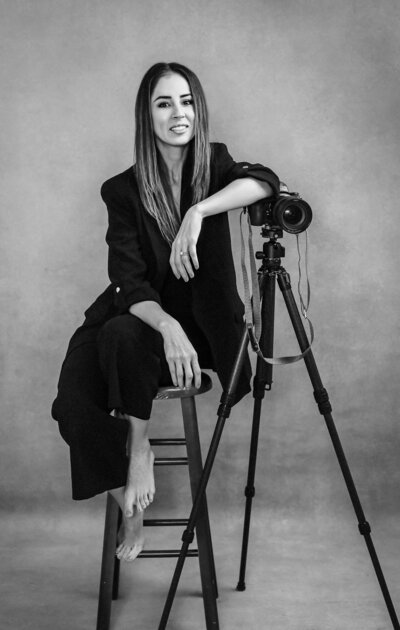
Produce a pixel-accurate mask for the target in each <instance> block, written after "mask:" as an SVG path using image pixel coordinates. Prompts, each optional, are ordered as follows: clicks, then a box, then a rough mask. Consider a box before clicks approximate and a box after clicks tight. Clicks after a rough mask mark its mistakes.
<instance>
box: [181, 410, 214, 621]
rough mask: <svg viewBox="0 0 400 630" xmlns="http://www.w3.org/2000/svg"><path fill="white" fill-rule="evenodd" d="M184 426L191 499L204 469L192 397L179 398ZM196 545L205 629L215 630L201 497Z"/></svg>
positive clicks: (206, 521)
mask: <svg viewBox="0 0 400 630" xmlns="http://www.w3.org/2000/svg"><path fill="white" fill-rule="evenodd" d="M181 404H182V415H183V425H184V430H185V438H186V449H187V455H188V466H189V476H190V486H191V491H192V498H193V499H194V498H195V496H196V491H197V487H198V484H199V480H200V477H201V473H202V470H203V464H202V460H201V447H200V439H199V428H198V424H197V414H196V405H195V401H194V397H190V398H182V399H181ZM196 537H197V546H198V549H199V564H200V575H201V583H202V591H203V599H204V611H205V616H206V627H207V630H211V629H213V630H217V629H218V628H219V623H218V610H217V602H216V597H218V590H217V580H216V573H215V564H214V554H213V550H212V542H211V531H210V522H209V518H208V508H207V500H206V497H205V496H204V501H203V504H202V506H201V508H200V512H199V517H198V520H197V524H196Z"/></svg>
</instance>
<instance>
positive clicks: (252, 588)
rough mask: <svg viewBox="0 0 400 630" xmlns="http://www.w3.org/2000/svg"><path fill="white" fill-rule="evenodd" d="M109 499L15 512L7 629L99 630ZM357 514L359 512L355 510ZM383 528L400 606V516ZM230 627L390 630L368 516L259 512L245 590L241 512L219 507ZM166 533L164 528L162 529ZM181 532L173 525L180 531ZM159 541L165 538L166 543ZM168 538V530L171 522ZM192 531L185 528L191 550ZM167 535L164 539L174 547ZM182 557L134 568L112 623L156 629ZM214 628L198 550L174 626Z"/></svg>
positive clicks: (9, 544)
mask: <svg viewBox="0 0 400 630" xmlns="http://www.w3.org/2000/svg"><path fill="white" fill-rule="evenodd" d="M103 499H104V497H98V498H96V499H95V500H94V501H93V503H92V504H90V502H89V503H86V504H83V503H76V504H75V503H72V505H71V506H67V507H66V509H65V512H62V511H59V510H57V511H54V512H53V513H50V514H47V515H44V514H37V513H34V512H29V513H13V514H4V515H3V518H2V528H1V557H2V562H1V563H0V574H1V575H0V577H1V584H2V591H3V592H2V606H1V613H0V615H1V617H2V618H1V619H0V627H1V629H2V630H20V629H28V628H32V629H35V630H94V629H95V627H96V614H97V595H98V583H99V572H100V559H101V546H102V535H103V520H104V510H103V505H104V501H103ZM354 519H355V517H354ZM371 525H372V528H373V531H372V537H373V541H374V544H375V547H376V550H377V552H378V556H379V559H380V561H381V564H382V567H383V570H384V574H385V577H386V580H387V582H388V585H389V589H390V591H391V595H392V598H393V600H394V603H395V606H396V608H397V611H398V614H399V611H400V580H399V574H400V573H399V569H400V544H399V542H400V523H399V521H398V519H396V518H395V517H393V516H392V517H385V518H384V517H383V516H381V517H379V518H378V519H377V520H376V519H375V522H374V523H372V522H371ZM212 529H213V538H214V546H215V555H216V565H217V575H218V582H219V592H220V595H219V602H218V610H219V619H220V628H221V630H239V629H240V630H256V629H266V630H390V629H391V628H392V624H391V622H390V619H389V616H388V613H387V609H386V606H385V604H384V601H383V598H382V595H381V592H380V589H379V585H378V583H377V580H376V577H375V574H374V571H373V567H372V564H371V561H370V558H369V554H368V552H367V549H366V547H365V544H364V541H363V539H362V537H361V536H360V535H359V534H358V529H357V522H356V520H353V514H351V513H350V512H349V514H348V515H347V516H343V515H336V516H335V515H331V516H329V515H317V516H315V515H314V516H312V517H311V516H310V515H308V516H304V515H303V516H300V515H298V516H297V517H296V516H295V515H293V514H291V515H289V516H288V515H284V514H282V513H270V512H268V510H267V509H265V508H263V509H260V508H257V509H254V510H253V521H252V535H251V544H250V549H249V556H248V571H247V576H246V583H247V589H246V591H245V592H241V593H239V592H237V591H236V590H235V586H236V582H237V575H238V566H239V557H240V540H241V518H239V515H237V517H236V518H232V517H231V516H230V514H229V512H228V511H223V512H222V511H221V512H220V513H218V512H217V513H216V512H215V510H214V511H213V513H212ZM152 531H153V532H154V529H153V530H152ZM169 531H171V530H169ZM149 535H151V537H152V540H151V542H152V544H151V545H149V546H151V547H154V546H155V545H156V544H157V543H158V542H159V543H161V546H162V544H163V541H162V540H159V541H158V540H157V541H155V540H154V535H153V534H149ZM157 536H159V537H160V536H161V537H162V536H165V534H163V533H161V531H158V532H157ZM179 536H180V532H179V533H178V534H177V535H176V541H177V545H176V546H177V547H179ZM165 543H166V541H165V540H164V545H165ZM174 566H175V561H174V560H171V559H167V560H164V559H162V560H145V559H138V560H137V561H136V562H134V563H132V564H129V565H124V566H122V570H121V585H120V599H119V600H118V601H117V602H115V603H114V604H113V610H112V619H111V629H112V630H133V629H134V630H156V629H157V627H158V621H159V618H160V615H161V611H162V607H163V604H164V600H165V596H166V592H167V590H168V587H169V582H170V578H171V574H172V571H173V568H174ZM204 628H205V622H204V613H203V605H202V598H201V596H200V580H199V572H198V564H197V559H196V558H192V559H187V561H186V564H185V567H184V571H183V575H182V579H181V582H180V586H179V589H178V594H177V597H176V600H175V602H174V606H173V609H172V613H171V617H170V621H169V624H168V629H169V630H200V629H204Z"/></svg>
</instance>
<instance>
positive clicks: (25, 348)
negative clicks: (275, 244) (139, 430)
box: [0, 0, 400, 519]
mask: <svg viewBox="0 0 400 630" xmlns="http://www.w3.org/2000/svg"><path fill="white" fill-rule="evenodd" d="M399 6H400V5H399V4H398V3H397V2H396V1H395V0H382V1H381V2H375V1H373V0H336V1H333V0H331V1H329V0H320V1H317V0H314V1H312V0H311V1H306V0H301V1H294V0H283V1H282V0H279V1H278V0H271V1H265V0H264V1H262V0H249V1H247V2H243V1H238V0H218V2H213V1H211V0H203V1H199V2H196V3H194V2H187V1H186V0H170V1H169V2H168V3H167V2H156V1H154V0H150V1H147V2H138V1H136V0H116V1H114V2H109V1H106V0H97V1H94V0H91V1H90V0H79V1H78V0H75V1H71V0H67V1H63V2H62V1H57V0H36V1H35V2H34V1H28V0H14V1H10V0H9V1H7V0H2V1H1V2H0V10H1V19H0V29H1V32H0V42H1V44H0V45H1V48H2V55H1V62H0V64H1V65H0V69H1V86H2V97H1V102H2V113H1V123H2V124H1V127H0V133H1V140H2V143H1V145H2V150H1V153H0V161H1V170H0V172H1V177H2V185H1V188H0V194H1V216H2V228H1V239H2V247H1V267H0V268H1V300H2V301H1V309H2V318H1V324H2V334H1V338H2V353H1V356H2V362H1V375H0V384H1V388H2V398H1V400H2V422H1V432H2V437H1V447H0V448H1V463H0V484H1V496H2V501H3V505H4V506H5V507H6V508H9V509H16V508H19V507H21V506H22V507H24V508H25V507H32V508H42V507H47V506H48V505H49V503H51V504H53V505H58V506H66V505H67V504H68V503H69V501H70V484H69V461H68V451H67V448H66V447H65V445H64V443H63V442H62V440H61V438H60V436H59V435H58V431H57V426H56V424H55V423H54V422H53V421H52V420H51V418H50V413H49V409H50V405H51V402H52V399H53V397H54V395H55V391H56V383H57V377H58V372H59V369H60V365H61V361H62V359H63V356H64V353H65V350H66V344H67V341H68V339H69V337H70V335H71V334H72V332H73V330H74V329H75V328H76V327H77V326H78V325H79V324H80V323H81V321H82V313H83V311H84V309H85V308H86V307H87V306H88V305H89V304H90V302H91V301H92V300H93V299H94V298H95V297H96V296H97V294H98V293H100V292H101V291H102V290H103V288H104V287H105V286H106V284H107V282H108V280H107V272H106V258H107V251H106V245H105V242H104V235H105V230H106V212H105V207H104V205H103V203H102V201H101V199H100V196H99V188H100V185H101V183H102V182H103V181H104V180H105V179H107V178H108V177H110V176H111V175H113V174H115V173H117V172H119V171H121V170H123V169H125V168H127V167H128V166H129V165H130V164H131V161H132V145H133V140H132V139H133V104H134V97H135V94H136V90H137V87H138V83H139V80H140V79H141V77H142V75H143V73H144V72H145V71H146V69H147V68H148V67H149V66H150V65H151V64H152V63H154V62H156V61H160V60H165V61H170V60H177V61H180V62H182V63H184V64H186V65H188V66H189V67H191V68H192V69H193V70H194V71H195V72H196V73H197V74H198V75H199V77H200V79H201V81H202V83H203V85H204V88H205V90H206V93H207V96H208V102H209V108H210V114H211V123H212V124H211V127H212V139H213V140H218V141H223V142H225V143H226V144H227V145H228V147H229V149H230V151H231V153H232V155H233V156H234V157H235V158H236V159H238V160H246V159H247V160H250V161H260V162H262V163H265V164H266V165H269V166H270V167H271V168H273V169H274V170H276V172H277V173H278V174H279V175H280V177H281V179H283V180H284V181H286V182H287V183H288V184H289V186H290V188H291V189H294V190H299V191H300V192H301V193H302V195H303V196H304V198H305V199H307V200H308V201H309V203H310V204H311V206H312V208H313V210H314V220H313V223H312V226H311V229H310V239H311V246H310V265H309V267H310V278H311V285H312V304H311V311H310V317H311V319H312V321H313V323H314V325H315V328H316V341H315V344H314V350H315V356H316V359H317V363H318V366H319V368H320V372H321V376H322V379H323V381H324V384H325V385H326V387H327V389H328V391H329V393H330V396H331V400H332V403H333V406H334V411H335V419H336V422H337V426H338V430H339V432H340V435H341V437H342V440H343V444H344V447H345V450H346V454H347V456H348V459H349V463H350V466H351V468H352V471H353V474H354V478H355V481H356V483H357V486H358V489H359V492H360V496H361V499H362V501H363V504H364V507H365V508H366V509H367V510H368V514H369V515H370V513H371V512H372V515H373V518H375V519H377V518H379V517H380V515H381V514H387V515H389V514H392V515H393V514H394V513H395V512H396V511H398V507H399V499H398V496H399V493H398V488H399V477H400V466H399V463H398V453H399V431H398V390H399V386H398V364H399V358H400V356H399V355H400V341H399V336H398V331H399V326H398V311H399V308H400V293H399V289H398V264H399V247H398V241H399V236H400V222H399V220H398V189H397V187H398V172H399V169H400V160H399V151H398V140H399V126H398V124H397V118H398V112H399V109H400V100H399V95H400V88H399V80H398V70H399V59H400V55H399V53H400V51H399V38H398V33H399V28H400V9H399ZM231 219H232V230H233V239H234V244H235V258H236V260H237V261H238V260H239V251H238V243H239V240H238V222H239V215H238V213H233V214H232V215H231ZM255 240H256V242H257V243H259V242H260V239H259V238H258V236H257V237H256V238H255ZM284 244H285V246H286V248H287V258H286V259H285V265H286V267H287V268H288V270H289V271H290V272H291V274H292V276H293V279H295V278H296V256H297V254H296V247H295V238H294V237H292V236H289V235H286V236H285V238H284ZM277 320H278V321H277V331H276V336H277V341H276V351H277V353H280V354H281V353H291V352H296V351H297V345H296V341H295V339H294V335H293V333H292V331H291V328H290V325H289V322H288V318H287V315H286V313H285V311H284V309H283V308H282V300H281V297H280V296H279V299H278V304H277ZM214 381H215V379H214ZM220 393H221V390H220V387H219V385H218V384H217V383H216V382H215V387H214V390H213V392H212V393H210V394H208V395H206V396H204V397H203V398H202V400H201V401H199V415H200V419H201V423H202V427H203V439H204V443H205V444H207V442H208V440H209V438H210V432H211V428H212V426H213V424H214V422H215V417H216V415H215V412H216V406H217V403H218V400H219V397H220ZM251 409H252V400H251V397H250V396H249V397H247V398H246V399H245V400H244V401H243V402H242V403H240V405H238V406H237V407H236V408H235V410H234V411H233V413H232V417H231V419H230V420H229V421H228V423H227V427H226V430H225V433H224V436H223V440H222V443H221V447H220V450H219V453H218V458H217V462H216V465H215V470H214V474H213V478H212V480H211V484H210V496H211V500H212V501H213V506H214V509H216V508H217V506H219V507H221V508H222V509H223V510H225V511H227V510H228V511H229V510H232V511H233V510H237V509H239V505H240V504H241V502H242V498H241V497H242V488H243V485H244V478H245V461H246V458H247V451H248V441H249V428H250V421H251ZM165 414H166V415H165ZM164 415H165V417H164ZM176 418H177V414H176V408H175V407H174V406H173V404H172V403H171V406H169V403H162V404H160V405H158V406H157V409H156V411H155V418H154V421H153V424H158V425H159V426H160V425H165V426H166V427H168V426H169V425H170V424H171V423H174V422H176ZM162 430H163V428H162ZM158 432H159V431H158ZM260 440H261V454H260V462H259V465H258V471H257V472H258V502H259V503H258V504H259V505H265V506H266V507H267V508H268V509H270V510H281V511H282V515H284V514H285V512H286V511H288V510H291V511H298V513H299V514H300V515H301V514H302V513H303V514H304V515H305V514H308V515H309V516H310V515H311V516H312V515H314V516H317V515H318V514H320V513H327V514H329V513H331V511H332V512H335V513H337V512H340V513H346V514H350V511H351V508H350V505H349V501H348V499H347V496H346V493H345V489H344V485H343V481H342V479H341V476H340V472H339V471H338V468H337V463H336V460H335V457H334V455H333V452H332V447H331V444H330V441H329V436H328V434H327V431H326V429H325V427H324V424H323V419H322V417H321V416H319V414H318V412H317V410H316V408H315V404H314V402H313V396H312V389H311V385H310V383H309V381H308V376H307V373H306V370H305V367H304V365H303V364H296V365H292V366H288V367H278V368H276V370H275V383H274V388H273V391H272V393H271V394H270V395H268V401H267V403H266V404H265V406H264V413H263V427H262V432H261V438H260ZM164 484H166V482H165V481H164V480H159V482H158V487H159V494H158V496H159V500H160V501H162V496H163V490H165V491H166V487H165V488H164ZM178 494H179V493H178ZM173 496H174V495H173ZM173 500H174V499H171V493H169V502H171V501H173Z"/></svg>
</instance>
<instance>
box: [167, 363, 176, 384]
mask: <svg viewBox="0 0 400 630" xmlns="http://www.w3.org/2000/svg"><path fill="white" fill-rule="evenodd" d="M167 363H168V367H169V373H170V374H171V380H172V383H173V385H174V387H178V379H177V376H176V369H175V362H174V361H171V360H168V359H167Z"/></svg>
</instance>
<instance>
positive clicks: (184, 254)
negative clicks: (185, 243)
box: [179, 252, 189, 256]
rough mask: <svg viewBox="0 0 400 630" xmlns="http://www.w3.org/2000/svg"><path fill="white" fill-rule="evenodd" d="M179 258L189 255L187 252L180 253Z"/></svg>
mask: <svg viewBox="0 0 400 630" xmlns="http://www.w3.org/2000/svg"><path fill="white" fill-rule="evenodd" d="M179 256H189V254H188V253H187V252H180V253H179Z"/></svg>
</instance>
